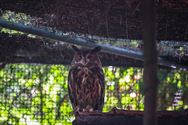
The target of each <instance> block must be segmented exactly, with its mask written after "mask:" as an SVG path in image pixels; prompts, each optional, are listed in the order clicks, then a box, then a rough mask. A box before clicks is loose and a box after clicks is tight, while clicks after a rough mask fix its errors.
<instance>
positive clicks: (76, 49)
mask: <svg viewBox="0 0 188 125" xmlns="http://www.w3.org/2000/svg"><path fill="white" fill-rule="evenodd" d="M72 48H73V50H74V51H76V52H78V51H80V49H79V48H78V47H77V46H74V45H72Z"/></svg>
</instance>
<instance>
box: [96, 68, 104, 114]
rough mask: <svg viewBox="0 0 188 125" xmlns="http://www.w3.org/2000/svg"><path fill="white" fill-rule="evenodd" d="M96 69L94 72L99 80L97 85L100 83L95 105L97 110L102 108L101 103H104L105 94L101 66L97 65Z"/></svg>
mask: <svg viewBox="0 0 188 125" xmlns="http://www.w3.org/2000/svg"><path fill="white" fill-rule="evenodd" d="M96 70H97V71H96V73H97V77H98V80H99V85H100V88H101V92H100V95H99V101H98V104H97V105H98V106H97V107H98V110H101V111H102V108H103V105H104V96H105V78H104V73H103V70H102V69H101V68H99V67H98V68H97V69H96Z"/></svg>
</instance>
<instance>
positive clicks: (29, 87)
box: [0, 0, 188, 125]
mask: <svg viewBox="0 0 188 125" xmlns="http://www.w3.org/2000/svg"><path fill="white" fill-rule="evenodd" d="M153 1H154V0H153ZM142 5H147V4H146V3H145V4H143V1H142V0H124V1H123V0H115V1H114V0H102V1H100V0H79V1H78V0H76V1H73V0H67V1H65V0H64V1H62V0H54V1H50V0H45V1H42V0H41V1H38V0H32V1H27V0H15V1H11V0H1V2H0V16H1V17H0V98H1V99H0V124H8V125H9V124H10V125H29V124H32V125H34V124H36V125H45V124H52V125H61V124H63V125H70V124H71V123H72V122H73V120H74V116H73V111H72V107H71V104H70V101H69V97H68V94H67V75H68V70H69V64H70V62H71V60H72V57H73V50H72V49H71V44H76V45H80V46H81V47H86V48H92V47H94V46H101V47H102V51H101V52H100V53H99V57H100V59H101V61H102V64H103V70H104V73H105V83H106V89H105V105H104V108H103V112H104V113H102V114H100V113H99V114H97V115H96V114H95V115H94V116H92V115H91V114H87V113H86V114H84V115H80V117H79V118H78V119H76V120H75V121H74V122H73V125H79V124H82V125H84V124H85V125H90V123H91V124H119V125H121V124H125V123H127V124H142V121H143V110H144V108H145V109H149V108H150V106H151V104H154V105H153V106H152V107H155V106H156V109H155V108H151V110H150V109H149V110H147V111H149V113H148V112H145V114H144V116H152V117H153V118H155V110H157V111H159V112H158V113H157V114H156V115H157V118H158V123H159V124H160V125H166V124H171V125H173V124H179V125H187V124H188V123H187V119H188V118H187V117H188V115H187V108H188V72H187V69H188V42H187V41H188V24H187V22H188V16H187V15H188V2H187V0H181V1H176V0H157V1H155V2H154V3H153V4H152V5H153V7H154V8H155V10H156V16H152V15H153V14H154V12H155V11H151V13H150V11H148V10H147V7H150V6H146V7H145V8H146V10H145V11H144V12H145V14H146V13H147V14H149V15H150V16H148V15H144V13H142V12H143V10H142ZM145 8H144V9H145ZM150 9H152V8H149V10H150ZM143 15H144V19H143ZM147 17H152V18H151V19H149V18H147ZM145 19H146V20H145ZM154 22H156V23H154ZM142 24H144V25H143V26H142ZM155 26H156V28H155ZM15 27H19V28H15ZM152 27H153V28H152ZM7 28H9V29H7ZM142 30H144V31H145V32H143V34H142ZM155 33H156V38H155ZM148 36H149V37H148ZM142 39H143V41H142ZM155 39H156V40H155ZM151 42H153V43H152V44H150V43H151ZM155 42H156V43H155ZM150 45H151V46H150ZM144 48H145V49H144ZM147 48H148V49H147ZM148 50H149V51H148ZM153 52H155V53H154V54H153ZM143 53H145V54H143ZM157 53H158V56H159V57H158V58H157V56H156V55H157ZM153 55H155V56H153ZM147 57H150V58H147ZM153 57H154V58H153ZM152 58H153V59H152ZM144 60H145V63H144V62H143V61H144ZM157 60H158V62H159V64H158V66H157ZM151 63H152V64H155V65H150V64H151ZM143 67H144V68H145V70H144V69H143ZM148 67H150V68H148ZM157 68H159V71H158V72H156V70H157ZM151 71H152V72H151ZM143 73H144V74H146V75H145V76H143ZM153 74H154V75H153ZM152 75H153V76H154V77H153V76H152ZM150 76H151V77H150ZM157 76H158V81H160V82H159V84H158V90H157V92H158V95H157V97H156V98H155V96H156V95H155V92H154V93H153V95H152V96H151V93H152V92H153V90H156V86H157V83H158V81H157V78H156V77H157ZM143 77H144V80H143ZM152 78H153V79H152ZM150 80H154V81H150ZM144 82H145V83H150V84H145V85H148V86H149V87H148V88H149V89H148V90H149V91H150V92H151V93H148V94H147V92H148V91H146V90H147V88H144ZM151 83H155V84H153V85H154V87H153V86H150V85H151ZM145 95H146V98H147V97H150V99H149V98H147V99H149V101H150V100H151V99H152V97H153V99H154V100H153V101H150V102H151V103H147V101H145V104H146V107H144V96H145ZM148 95H149V96H148ZM155 101H157V105H156V103H155ZM152 102H154V103H152ZM113 107H117V108H118V109H125V110H123V113H122V110H118V111H114V110H112V111H111V109H112V108H113ZM132 110H134V111H132ZM137 110H138V111H137ZM167 110H170V112H167ZM109 111H111V112H109ZM150 113H151V115H148V114H150ZM145 118H146V117H145ZM150 118H151V117H150ZM96 119H97V120H96ZM145 121H147V119H145ZM148 121H155V119H154V120H151V119H150V120H148ZM96 122H97V123H96ZM152 124H154V123H152Z"/></svg>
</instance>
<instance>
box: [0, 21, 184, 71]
mask: <svg viewBox="0 0 188 125" xmlns="http://www.w3.org/2000/svg"><path fill="white" fill-rule="evenodd" d="M0 26H1V27H4V28H9V29H13V30H18V31H21V32H25V33H29V34H33V35H37V36H41V37H46V38H49V39H53V40H59V41H63V42H66V43H69V44H76V45H80V46H83V47H90V48H91V47H95V46H101V47H102V51H103V52H105V53H109V54H114V55H119V56H122V57H126V58H130V59H134V60H138V61H143V54H142V53H141V52H137V51H133V50H130V49H124V48H120V47H115V46H110V45H104V44H97V43H95V40H93V39H88V38H87V39H86V38H84V37H79V36H67V35H60V33H54V32H51V31H49V30H47V29H48V28H43V29H39V28H35V27H32V26H26V25H22V24H17V23H12V22H8V21H6V20H4V19H2V18H0ZM57 32H58V31H57ZM159 65H162V66H165V67H170V68H174V67H175V68H183V69H186V68H187V67H186V66H182V65H179V64H176V63H172V62H169V61H167V60H163V59H159Z"/></svg>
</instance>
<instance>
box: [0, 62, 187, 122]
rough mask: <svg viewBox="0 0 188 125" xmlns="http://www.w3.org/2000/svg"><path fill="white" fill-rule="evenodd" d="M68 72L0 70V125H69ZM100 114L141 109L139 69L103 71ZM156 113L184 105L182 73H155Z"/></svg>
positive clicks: (30, 67) (20, 67) (58, 68)
mask: <svg viewBox="0 0 188 125" xmlns="http://www.w3.org/2000/svg"><path fill="white" fill-rule="evenodd" d="M68 70H69V68H68V67H67V66H62V65H36V64H9V65H6V67H5V68H4V69H1V70H0V124H2V125H31V124H32V125H61V124H63V125H69V124H71V122H72V120H73V119H74V116H73V111H72V107H71V104H70V101H69V97H68V89H67V76H68ZM103 70H104V73H105V81H106V88H105V105H104V108H103V111H104V112H107V111H110V110H111V109H112V108H113V107H118V108H120V109H126V110H143V109H144V104H143V101H144V97H143V94H144V90H143V69H139V68H117V67H105V68H104V69H103ZM159 79H160V84H159V92H158V110H174V109H177V110H180V109H185V108H187V104H188V98H187V95H188V91H187V89H188V74H187V72H186V71H182V72H180V71H168V70H161V71H160V72H159Z"/></svg>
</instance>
